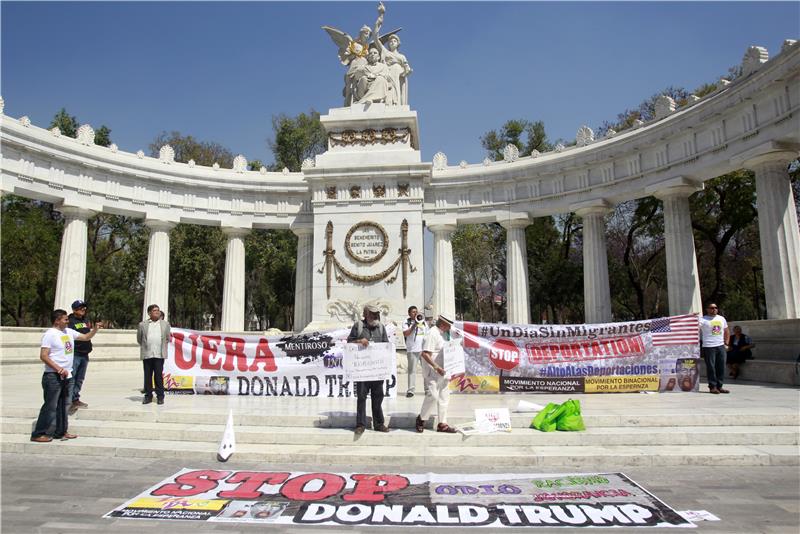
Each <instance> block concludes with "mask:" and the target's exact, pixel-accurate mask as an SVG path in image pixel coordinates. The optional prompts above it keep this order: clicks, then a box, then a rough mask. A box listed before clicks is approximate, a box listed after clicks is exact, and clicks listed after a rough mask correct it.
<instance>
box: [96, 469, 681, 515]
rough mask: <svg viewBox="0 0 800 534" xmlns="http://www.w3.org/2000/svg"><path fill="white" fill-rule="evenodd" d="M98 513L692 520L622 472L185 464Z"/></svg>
mask: <svg viewBox="0 0 800 534" xmlns="http://www.w3.org/2000/svg"><path fill="white" fill-rule="evenodd" d="M104 517H107V518H130V519H155V520H192V521H210V522H218V521H219V522H241V523H261V524H272V525H314V526H332V527H338V528H341V527H342V525H350V526H352V525H370V526H409V527H414V526H416V527H440V526H441V527H449V528H451V529H452V527H458V528H461V529H463V528H470V527H485V528H493V529H500V528H504V527H543V528H553V527H565V526H569V527H617V526H624V527H656V526H658V527H692V526H694V525H693V524H692V523H691V522H689V521H687V520H686V519H684V518H683V517H681V516H680V515H679V514H678V513H677V512H676V511H675V510H673V509H672V508H670V507H669V506H667V505H666V504H665V503H663V502H662V501H661V500H659V499H658V498H657V497H655V496H654V495H652V494H651V493H649V492H648V491H647V490H645V489H644V488H642V487H641V486H639V485H638V484H636V483H635V482H634V481H632V480H630V479H629V478H628V477H626V476H625V475H624V474H622V473H597V474H569V475H537V474H525V473H521V474H520V473H514V474H511V473H506V474H490V475H484V474H435V473H425V474H400V473H383V474H375V473H331V472H317V473H303V472H292V473H290V472H263V471H232V470H230V471H229V470H214V469H202V470H195V469H183V470H181V471H180V472H178V473H176V474H175V475H173V476H171V477H169V478H167V479H165V480H163V481H162V482H160V483H158V484H156V485H155V486H153V487H151V488H149V489H147V490H145V491H144V492H143V493H141V494H139V495H137V496H136V497H134V498H133V499H131V500H129V501H127V502H126V503H124V504H122V505H121V506H119V507H117V508H115V509H114V510H112V511H111V512H109V513H108V514H106V515H105V516H104Z"/></svg>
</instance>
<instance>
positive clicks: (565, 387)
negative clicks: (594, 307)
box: [450, 314, 700, 393]
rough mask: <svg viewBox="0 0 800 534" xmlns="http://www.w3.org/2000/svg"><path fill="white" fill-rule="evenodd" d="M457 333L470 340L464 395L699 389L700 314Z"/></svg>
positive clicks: (488, 326) (468, 326) (473, 327)
mask: <svg viewBox="0 0 800 534" xmlns="http://www.w3.org/2000/svg"><path fill="white" fill-rule="evenodd" d="M453 331H454V332H455V333H456V335H460V336H463V339H464V367H465V375H464V376H463V377H461V378H460V379H459V380H458V382H451V383H450V389H451V390H452V391H455V392H458V393H475V392H486V393H489V392H493V391H492V387H491V386H492V384H491V383H490V382H488V381H487V377H492V376H493V377H496V380H497V382H498V384H497V386H498V387H497V389H496V391H499V392H520V393H524V392H537V393H547V392H549V393H631V392H640V391H654V392H655V391H674V392H690V391H697V389H698V384H697V382H698V381H697V375H696V374H693V373H695V372H696V369H697V362H698V360H699V357H700V349H699V319H698V315H697V314H687V315H679V316H672V317H660V318H657V319H649V320H646V321H627V322H620V323H605V324H583V325H507V324H494V323H476V322H464V321H459V322H456V323H455V324H454V325H453ZM678 362H680V364H678ZM693 370H694V371H693ZM679 375H680V376H679ZM670 386H671V387H670Z"/></svg>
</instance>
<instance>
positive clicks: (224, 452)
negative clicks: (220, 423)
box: [217, 410, 236, 462]
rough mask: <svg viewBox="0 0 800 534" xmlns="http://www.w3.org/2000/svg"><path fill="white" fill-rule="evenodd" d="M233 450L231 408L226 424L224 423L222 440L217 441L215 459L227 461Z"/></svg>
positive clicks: (234, 440) (234, 449)
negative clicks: (217, 446) (217, 447)
mask: <svg viewBox="0 0 800 534" xmlns="http://www.w3.org/2000/svg"><path fill="white" fill-rule="evenodd" d="M234 452H236V436H234V435H233V410H230V411H228V424H226V425H225V433H224V434H222V441H220V442H219V449H218V450H217V460H219V461H220V462H227V461H228V458H230V457H231V456H232V455H233V453H234Z"/></svg>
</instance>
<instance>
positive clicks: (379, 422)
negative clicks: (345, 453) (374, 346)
mask: <svg viewBox="0 0 800 534" xmlns="http://www.w3.org/2000/svg"><path fill="white" fill-rule="evenodd" d="M347 342H348V343H358V344H360V345H362V346H364V347H366V346H367V345H369V344H370V342H372V343H388V342H389V337H388V336H387V335H386V327H384V326H383V324H381V311H380V309H379V308H378V307H377V306H371V305H368V306H364V319H363V320H359V321H356V322H355V324H354V325H353V328H351V329H350V335H349V336H347ZM355 384H356V397H357V399H358V400H357V403H356V430H355V431H356V435H358V436H360V435H361V434H363V433H364V429H365V428H366V426H367V393H369V395H370V397H371V398H372V428H374V429H375V430H376V431H378V432H388V431H389V429H388V428H387V427H386V425H385V424H384V418H383V408H382V407H381V403H382V402H383V386H384V381H383V380H370V381H368V382H356V383H355Z"/></svg>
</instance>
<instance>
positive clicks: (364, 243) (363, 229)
mask: <svg viewBox="0 0 800 534" xmlns="http://www.w3.org/2000/svg"><path fill="white" fill-rule="evenodd" d="M344 246H345V249H346V250H347V255H348V256H350V257H351V258H353V259H354V260H355V261H357V262H359V263H375V262H376V261H378V260H380V259H381V258H382V257H383V256H384V255H385V254H386V251H387V249H388V248H389V238H388V237H387V235H386V230H384V229H383V227H382V226H381V225H380V224H377V223H374V222H369V221H364V222H360V223H358V224H356V225H355V226H353V227H352V228H350V231H349V232H347V236H346V237H345V239H344Z"/></svg>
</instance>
